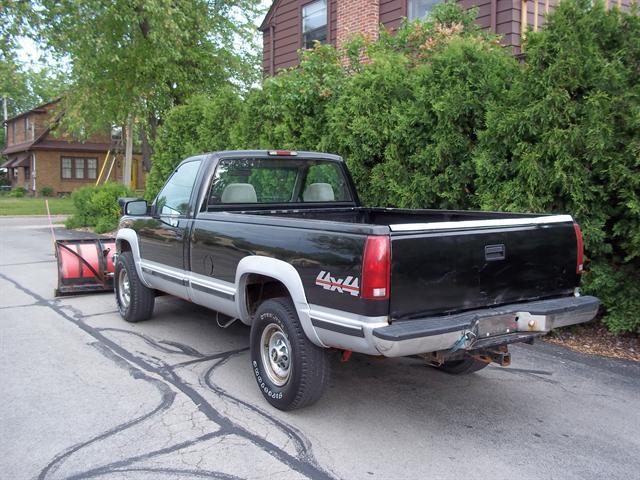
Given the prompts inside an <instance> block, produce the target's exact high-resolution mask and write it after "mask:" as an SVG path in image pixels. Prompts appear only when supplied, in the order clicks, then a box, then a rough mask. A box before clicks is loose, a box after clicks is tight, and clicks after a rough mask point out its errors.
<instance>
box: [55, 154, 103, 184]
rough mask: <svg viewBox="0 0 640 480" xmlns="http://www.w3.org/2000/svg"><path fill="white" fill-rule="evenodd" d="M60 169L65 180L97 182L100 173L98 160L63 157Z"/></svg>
mask: <svg viewBox="0 0 640 480" xmlns="http://www.w3.org/2000/svg"><path fill="white" fill-rule="evenodd" d="M60 167H61V176H62V179H63V180H95V179H96V176H97V171H98V159H97V158H77V157H62V159H61V161H60Z"/></svg>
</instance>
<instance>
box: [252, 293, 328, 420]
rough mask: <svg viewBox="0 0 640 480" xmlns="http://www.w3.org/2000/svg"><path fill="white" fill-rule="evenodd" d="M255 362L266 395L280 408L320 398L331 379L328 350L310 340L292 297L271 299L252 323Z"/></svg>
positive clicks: (259, 309) (263, 392) (258, 379)
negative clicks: (301, 323)
mask: <svg viewBox="0 0 640 480" xmlns="http://www.w3.org/2000/svg"><path fill="white" fill-rule="evenodd" d="M251 365H252V369H253V373H254V375H255V378H256V381H257V382H258V387H259V388H260V391H261V392H262V395H263V396H264V398H265V399H266V400H267V401H268V402H269V403H270V404H271V405H273V406H274V407H276V408H277V409H280V410H294V409H296V408H302V407H305V406H307V405H311V404H312V403H314V402H316V401H317V400H318V399H319V398H320V396H321V395H322V392H323V391H324V389H325V387H326V385H327V383H328V380H329V359H328V357H327V352H326V351H325V350H324V349H323V348H320V347H317V346H316V345H314V344H313V343H311V342H310V341H309V339H308V338H307V336H306V335H305V333H304V330H303V329H302V325H300V320H299V319H298V314H297V313H296V310H295V308H294V306H293V303H292V302H291V299H289V298H275V299H271V300H267V301H266V302H264V303H263V304H262V305H260V307H259V308H258V311H257V312H256V315H255V318H254V320H253V324H252V325H251Z"/></svg>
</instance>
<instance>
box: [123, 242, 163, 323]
mask: <svg viewBox="0 0 640 480" xmlns="http://www.w3.org/2000/svg"><path fill="white" fill-rule="evenodd" d="M115 291H116V302H117V303H118V310H119V311H120V315H121V316H122V318H124V319H125V320H126V321H127V322H132V323H135V322H141V321H143V320H147V319H148V318H150V317H151V314H152V313H153V306H154V303H155V294H154V291H153V290H151V289H150V288H148V287H147V286H146V285H144V284H143V283H142V282H141V281H140V277H138V272H137V271H136V266H135V264H134V261H133V255H132V254H131V252H122V253H121V254H120V255H118V259H117V261H116V268H115Z"/></svg>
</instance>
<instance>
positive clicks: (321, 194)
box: [302, 183, 336, 202]
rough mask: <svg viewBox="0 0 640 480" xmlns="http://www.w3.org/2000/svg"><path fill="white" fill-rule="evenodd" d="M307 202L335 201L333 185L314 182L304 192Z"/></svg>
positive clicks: (303, 195) (303, 196) (304, 198)
mask: <svg viewBox="0 0 640 480" xmlns="http://www.w3.org/2000/svg"><path fill="white" fill-rule="evenodd" d="M302 198H303V200H304V201H305V202H333V201H334V200H335V199H336V197H335V195H334V194H333V187H332V186H331V185H329V184H328V183H312V184H311V185H309V186H308V187H307V188H306V189H305V190H304V193H303V194H302Z"/></svg>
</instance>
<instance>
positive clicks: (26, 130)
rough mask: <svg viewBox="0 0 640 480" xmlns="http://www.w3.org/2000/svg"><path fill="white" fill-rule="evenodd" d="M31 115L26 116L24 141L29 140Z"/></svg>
mask: <svg viewBox="0 0 640 480" xmlns="http://www.w3.org/2000/svg"><path fill="white" fill-rule="evenodd" d="M29 124H30V122H29V117H24V141H25V142H26V141H27V140H29V130H30V129H31V127H30V125H29Z"/></svg>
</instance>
